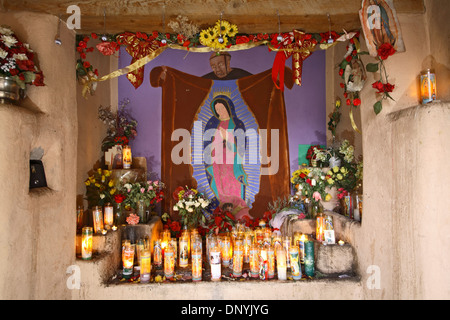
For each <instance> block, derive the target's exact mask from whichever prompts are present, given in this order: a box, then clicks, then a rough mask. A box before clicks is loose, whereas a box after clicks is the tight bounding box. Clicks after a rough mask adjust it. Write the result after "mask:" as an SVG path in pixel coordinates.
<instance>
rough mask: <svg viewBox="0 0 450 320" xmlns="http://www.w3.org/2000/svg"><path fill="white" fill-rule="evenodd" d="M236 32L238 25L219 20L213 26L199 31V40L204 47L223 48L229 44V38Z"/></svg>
mask: <svg viewBox="0 0 450 320" xmlns="http://www.w3.org/2000/svg"><path fill="white" fill-rule="evenodd" d="M237 33H238V27H237V26H236V25H235V24H231V23H229V22H228V21H225V20H219V21H217V22H216V24H215V25H214V26H213V27H209V28H207V29H204V30H202V31H200V37H199V41H200V43H201V44H202V45H204V46H206V47H211V48H213V49H219V50H220V49H225V48H226V47H227V46H229V45H230V44H231V42H230V39H231V38H234V36H236V34H237Z"/></svg>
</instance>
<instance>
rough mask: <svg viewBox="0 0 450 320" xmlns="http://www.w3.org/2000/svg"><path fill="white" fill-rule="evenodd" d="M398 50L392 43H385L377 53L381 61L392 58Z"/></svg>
mask: <svg viewBox="0 0 450 320" xmlns="http://www.w3.org/2000/svg"><path fill="white" fill-rule="evenodd" d="M395 52H396V50H395V49H394V47H393V46H392V44H390V43H383V44H382V45H381V46H379V47H378V50H377V53H378V56H379V57H380V59H381V60H386V59H387V58H388V57H389V56H392V55H393V54H394V53H395Z"/></svg>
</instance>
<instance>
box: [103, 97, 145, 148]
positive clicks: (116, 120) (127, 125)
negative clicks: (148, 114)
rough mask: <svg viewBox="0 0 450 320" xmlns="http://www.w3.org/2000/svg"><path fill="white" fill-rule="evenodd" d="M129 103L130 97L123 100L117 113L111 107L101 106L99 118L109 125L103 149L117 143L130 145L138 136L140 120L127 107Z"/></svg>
mask: <svg viewBox="0 0 450 320" xmlns="http://www.w3.org/2000/svg"><path fill="white" fill-rule="evenodd" d="M129 103H130V100H129V99H124V100H122V101H121V102H120V104H119V106H118V108H117V113H114V112H112V111H111V107H102V106H100V107H99V110H98V118H99V119H100V120H102V121H103V123H105V124H106V125H107V126H108V129H107V135H108V136H107V137H106V138H105V139H104V140H103V143H102V151H107V150H108V149H109V148H111V147H114V146H115V145H121V146H125V145H128V144H129V142H130V141H131V140H133V139H135V138H136V137H137V125H138V122H137V120H136V119H134V118H133V117H132V116H131V115H130V113H129V111H128V109H127V106H128V105H129Z"/></svg>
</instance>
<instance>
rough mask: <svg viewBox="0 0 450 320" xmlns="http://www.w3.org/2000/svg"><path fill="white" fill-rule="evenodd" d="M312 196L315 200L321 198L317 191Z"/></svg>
mask: <svg viewBox="0 0 450 320" xmlns="http://www.w3.org/2000/svg"><path fill="white" fill-rule="evenodd" d="M312 196H313V198H314V200H315V201H319V200H322V196H321V195H320V193H319V192H318V191H315V192H314V193H313V195H312Z"/></svg>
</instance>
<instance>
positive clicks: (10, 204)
mask: <svg viewBox="0 0 450 320" xmlns="http://www.w3.org/2000/svg"><path fill="white" fill-rule="evenodd" d="M0 21H1V24H2V25H8V26H10V27H11V28H12V29H13V30H14V31H15V33H16V34H17V36H18V37H19V39H21V40H22V41H23V42H27V43H29V44H30V46H31V48H32V49H33V50H34V51H35V53H36V56H37V59H38V63H39V66H40V68H41V69H42V70H43V72H44V76H45V80H44V81H45V84H46V86H45V87H29V90H28V97H27V98H26V99H25V100H24V101H23V102H22V106H23V107H17V106H11V105H0V113H1V115H0V121H1V123H0V135H1V136H2V143H1V144H0V154H1V161H0V178H1V181H2V184H3V187H2V192H1V193H0V202H1V203H2V206H1V209H0V243H1V246H0V248H1V249H0V250H1V251H0V273H1V277H0V299H52V298H61V299H64V298H68V297H70V294H69V292H68V291H67V290H66V289H65V282H66V268H67V267H68V266H69V265H71V264H73V261H74V252H75V243H74V239H75V214H74V210H75V197H74V195H75V189H76V174H75V170H74V169H75V168H76V145H77V122H78V120H77V101H76V93H75V91H74V88H75V86H76V83H75V73H74V61H75V60H74V59H75V52H74V46H73V44H74V38H75V34H74V32H72V31H68V30H67V29H65V28H62V29H61V39H62V42H63V45H61V46H57V45H56V44H55V43H54V38H55V35H56V30H57V18H56V17H52V16H47V15H41V14H34V13H25V12H22V13H10V12H9V13H3V12H0ZM37 147H41V148H42V149H43V150H44V157H43V159H42V160H43V163H44V167H45V173H46V178H47V184H48V189H45V190H36V189H35V190H34V191H30V192H29V188H28V187H29V175H30V167H29V159H30V151H31V150H32V149H33V148H37Z"/></svg>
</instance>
